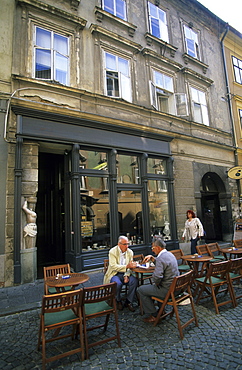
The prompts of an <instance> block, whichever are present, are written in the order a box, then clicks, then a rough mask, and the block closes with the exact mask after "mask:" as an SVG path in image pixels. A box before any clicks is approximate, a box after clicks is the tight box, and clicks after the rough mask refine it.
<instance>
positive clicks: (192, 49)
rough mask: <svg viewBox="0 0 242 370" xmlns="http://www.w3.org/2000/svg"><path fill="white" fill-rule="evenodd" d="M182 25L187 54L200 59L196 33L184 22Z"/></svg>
mask: <svg viewBox="0 0 242 370" xmlns="http://www.w3.org/2000/svg"><path fill="white" fill-rule="evenodd" d="M183 27H184V38H185V45H186V52H187V54H188V55H190V56H191V57H193V58H195V59H198V60H200V50H199V42H198V33H197V32H195V31H194V30H193V29H191V28H190V27H188V26H187V25H186V24H184V25H183Z"/></svg>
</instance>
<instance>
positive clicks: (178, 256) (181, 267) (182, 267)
mask: <svg viewBox="0 0 242 370" xmlns="http://www.w3.org/2000/svg"><path fill="white" fill-rule="evenodd" d="M169 252H171V253H172V254H173V255H174V256H175V257H176V259H177V263H178V269H179V271H180V272H181V273H182V274H183V273H184V272H188V271H190V270H191V268H190V266H189V265H188V263H187V262H184V261H183V260H182V257H183V256H184V253H183V250H182V249H172V250H171V251H169Z"/></svg>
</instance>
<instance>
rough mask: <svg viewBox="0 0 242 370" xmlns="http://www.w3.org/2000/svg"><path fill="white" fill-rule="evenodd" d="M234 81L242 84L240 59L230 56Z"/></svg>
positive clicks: (241, 61)
mask: <svg viewBox="0 0 242 370" xmlns="http://www.w3.org/2000/svg"><path fill="white" fill-rule="evenodd" d="M232 63H233V67H234V79H235V82H237V83H238V84H241V85H242V60H241V59H239V58H236V57H235V56H232Z"/></svg>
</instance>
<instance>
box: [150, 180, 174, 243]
mask: <svg viewBox="0 0 242 370" xmlns="http://www.w3.org/2000/svg"><path fill="white" fill-rule="evenodd" d="M148 187H149V193H148V201H149V211H150V212H149V214H150V233H151V235H152V236H153V235H162V236H163V237H164V240H170V239H171V235H170V219H169V213H168V195H167V190H166V182H164V181H157V180H149V181H148Z"/></svg>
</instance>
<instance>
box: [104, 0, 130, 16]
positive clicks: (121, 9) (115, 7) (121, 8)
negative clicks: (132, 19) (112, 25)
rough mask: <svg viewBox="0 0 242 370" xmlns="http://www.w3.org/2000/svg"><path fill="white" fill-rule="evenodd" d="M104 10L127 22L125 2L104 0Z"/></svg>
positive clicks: (122, 0)
mask: <svg viewBox="0 0 242 370" xmlns="http://www.w3.org/2000/svg"><path fill="white" fill-rule="evenodd" d="M103 9H104V10H106V12H108V13H111V14H113V15H116V17H119V18H121V19H125V20H126V2H125V0H103Z"/></svg>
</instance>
